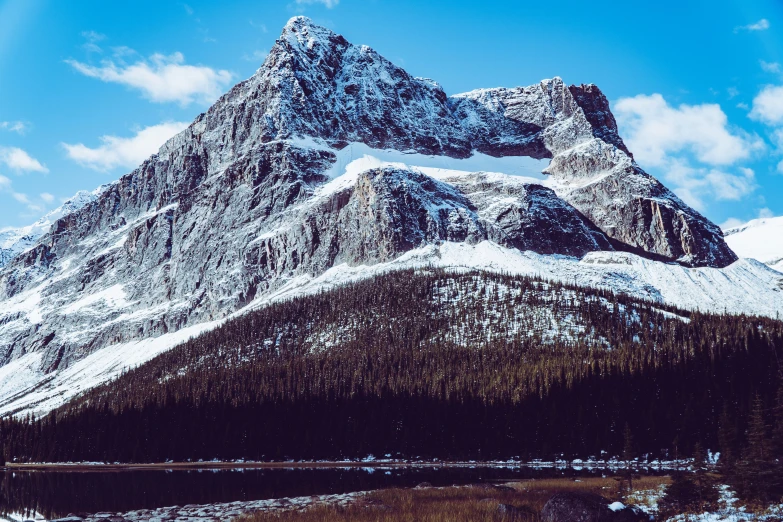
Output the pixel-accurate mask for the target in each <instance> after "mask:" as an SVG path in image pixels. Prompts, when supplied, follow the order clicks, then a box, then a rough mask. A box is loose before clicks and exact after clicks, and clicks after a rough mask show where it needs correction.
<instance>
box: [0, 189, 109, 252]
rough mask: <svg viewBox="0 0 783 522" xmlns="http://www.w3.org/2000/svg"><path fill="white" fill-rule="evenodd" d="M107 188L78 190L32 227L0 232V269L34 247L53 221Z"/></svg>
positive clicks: (84, 203)
mask: <svg viewBox="0 0 783 522" xmlns="http://www.w3.org/2000/svg"><path fill="white" fill-rule="evenodd" d="M107 186H108V185H102V186H100V187H98V188H97V189H95V190H93V191H87V190H80V191H79V192H77V193H76V194H74V195H73V197H71V198H70V199H68V200H66V201H65V202H64V203H63V204H62V205H60V206H59V207H57V208H56V209H54V210H52V211H51V212H49V213H48V214H46V215H45V216H43V217H42V218H41V219H39V220H38V221H36V222H35V223H33V224H32V225H27V226H25V227H20V228H8V229H5V230H3V231H0V268H2V267H4V266H5V265H6V264H8V262H9V261H10V260H11V259H13V258H14V257H15V256H17V255H19V254H21V253H22V252H26V251H27V250H29V249H31V248H32V247H34V246H35V243H36V241H37V240H38V238H40V237H41V236H43V235H44V234H46V233H47V232H49V229H50V228H51V227H52V224H53V223H54V222H55V221H57V220H58V219H61V218H63V217H65V216H67V215H69V214H72V213H74V212H76V211H77V210H79V209H81V208H82V207H84V206H85V205H86V204H87V203H90V202H91V201H95V200H96V199H97V198H98V196H99V195H100V194H101V192H103V191H104V190H105V189H106V187H107Z"/></svg>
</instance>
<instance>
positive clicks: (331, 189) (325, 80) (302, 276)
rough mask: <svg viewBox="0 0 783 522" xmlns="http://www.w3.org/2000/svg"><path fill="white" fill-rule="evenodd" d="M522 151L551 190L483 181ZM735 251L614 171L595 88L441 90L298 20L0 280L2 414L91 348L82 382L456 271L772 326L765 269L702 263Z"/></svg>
mask: <svg viewBox="0 0 783 522" xmlns="http://www.w3.org/2000/svg"><path fill="white" fill-rule="evenodd" d="M523 157H529V158H550V159H551V162H550V164H549V166H548V167H547V168H546V172H547V173H548V174H550V178H551V179H549V180H548V181H546V182H542V181H540V180H535V179H524V178H521V177H514V176H509V175H504V174H502V173H497V170H498V169H499V170H500V171H501V172H502V170H503V168H502V166H503V165H511V164H512V163H514V162H519V161H521V158H523ZM490 160H493V161H494V163H493V162H491V161H490ZM506 160H508V162H506V163H504V161H506ZM531 161H532V160H531ZM490 164H491V165H495V166H497V165H500V167H498V168H495V167H492V168H489V167H486V165H490ZM491 172H495V173H494V174H493V173H491ZM622 251H624V252H622ZM629 252H631V253H629ZM632 253H635V254H638V256H641V257H637V256H635V255H633V254H632ZM735 259H736V256H735V255H734V254H733V252H732V251H731V250H730V249H729V248H728V247H727V246H726V244H725V242H724V241H723V236H722V234H721V232H720V230H719V229H718V228H717V227H716V226H715V225H714V224H712V223H710V222H709V221H708V220H707V219H705V218H704V217H703V216H701V215H700V214H698V213H697V212H695V211H694V210H693V209H691V208H689V207H688V206H687V205H685V204H684V203H683V202H682V201H680V200H679V199H678V198H677V197H676V196H674V194H673V193H671V192H670V191H669V190H668V189H666V187H664V186H663V185H661V184H660V183H659V182H658V181H657V180H655V178H653V177H651V176H649V175H647V174H646V173H645V172H644V171H643V170H642V169H641V168H640V167H639V166H638V165H637V164H636V163H635V162H634V160H633V157H632V156H631V154H630V152H629V151H628V149H627V147H626V146H625V144H624V143H623V141H622V139H621V137H620V136H619V134H618V131H617V125H616V123H615V121H614V117H613V116H612V115H611V111H610V109H609V103H608V101H607V99H606V97H605V96H604V95H603V93H601V91H600V90H599V89H598V88H597V87H595V86H593V85H581V86H570V87H569V86H567V85H566V84H565V83H564V82H563V81H562V80H561V79H559V78H554V79H551V80H544V81H542V82H540V83H538V84H536V85H532V86H529V87H518V88H513V89H482V90H477V91H472V92H470V93H465V94H458V95H454V96H451V97H449V96H448V95H447V94H446V93H445V92H444V90H443V89H442V88H441V87H440V86H439V85H438V84H437V83H436V82H434V81H433V80H429V79H424V78H414V77H412V76H411V75H410V74H408V73H407V72H406V71H405V70H403V69H402V68H400V67H397V66H396V65H394V64H392V63H391V62H389V61H388V60H386V59H385V58H383V57H382V56H380V55H379V54H378V53H376V52H375V51H373V50H372V49H371V48H369V47H367V46H358V45H353V44H351V43H349V42H348V41H347V40H345V39H344V38H343V37H342V36H339V35H337V34H335V33H334V32H332V31H329V30H328V29H325V28H322V27H319V26H317V25H315V24H313V23H312V22H311V21H310V20H308V19H306V18H304V17H296V18H293V19H291V20H290V21H289V23H288V24H287V25H286V26H285V28H284V29H283V32H282V34H281V36H280V38H279V39H278V40H277V42H276V43H275V45H274V46H273V48H272V49H271V51H270V53H269V56H268V57H267V59H266V60H265V62H264V64H263V65H262V66H261V67H260V68H259V69H258V71H257V72H256V74H254V75H253V76H252V77H251V78H249V79H247V80H245V81H243V82H241V83H239V84H238V85H236V86H234V87H233V88H232V89H231V90H230V91H229V92H228V93H226V94H225V95H224V96H223V97H221V98H220V99H219V100H218V101H217V102H216V103H215V104H214V105H213V106H212V107H211V108H210V109H209V110H207V111H206V112H205V113H204V114H202V115H200V116H199V117H198V118H197V119H196V121H194V123H193V124H192V125H191V126H190V127H188V128H187V129H185V130H184V131H183V132H181V133H180V134H178V135H177V136H175V137H174V138H172V139H171V140H169V141H168V142H167V143H166V144H165V145H164V146H163V147H162V148H161V149H160V151H159V152H158V153H157V154H155V155H153V156H151V157H150V158H149V159H147V160H146V161H145V162H144V163H143V164H142V165H141V166H139V167H138V168H137V169H135V170H134V171H133V172H130V173H128V174H126V175H125V176H123V177H122V178H121V179H120V180H118V181H117V182H116V183H113V184H112V185H110V186H108V187H106V188H105V190H103V191H102V192H100V194H98V195H97V196H96V197H95V198H94V199H93V200H90V201H88V202H86V203H85V205H84V206H83V207H82V208H80V209H77V210H74V211H73V212H69V213H68V214H67V215H64V216H62V217H61V218H60V219H57V220H56V221H55V222H54V223H53V224H52V225H51V228H50V229H49V231H48V233H46V234H44V235H43V236H41V237H40V238H38V239H36V240H35V241H34V242H33V244H31V245H30V247H29V248H28V249H26V250H25V251H24V252H23V253H20V254H18V255H16V256H15V257H13V259H11V260H10V261H9V263H8V264H7V265H6V266H5V267H4V268H3V269H2V270H0V303H2V306H1V307H0V364H2V363H6V362H11V363H13V364H17V365H19V368H23V369H24V372H22V373H19V375H27V376H31V377H29V379H27V378H26V379H27V380H25V381H24V383H23V385H22V384H18V383H16V384H13V386H12V385H11V384H9V383H6V382H5V381H3V379H4V377H2V376H3V375H5V374H2V373H0V411H6V410H4V409H3V408H13V407H14V406H13V404H16V403H15V402H13V401H14V400H16V399H14V397H22V396H24V397H26V398H25V399H24V401H23V402H25V404H30V403H31V401H32V402H34V401H36V400H38V399H36V398H35V397H37V396H35V395H34V394H35V393H41V394H43V395H46V393H50V392H47V391H45V390H47V389H49V388H46V387H39V386H41V385H42V383H43V382H49V381H48V380H46V379H47V377H46V373H47V372H65V373H63V376H64V377H63V379H65V376H68V375H71V374H69V373H67V372H68V371H70V369H71V368H74V370H73V371H74V372H76V371H77V370H76V369H78V368H81V366H80V365H81V364H86V363H83V361H84V360H85V359H84V358H85V357H87V356H89V357H94V358H96V359H95V360H96V361H98V362H95V363H94V365H97V366H94V367H91V368H92V369H95V368H99V369H95V372H97V373H95V372H94V378H95V379H96V381H95V382H100V379H105V378H110V377H111V376H113V375H116V374H117V372H120V371H121V370H122V368H123V367H124V366H127V365H130V364H135V363H137V362H139V361H140V360H146V359H145V358H149V357H152V356H154V355H155V354H156V353H158V352H159V351H161V350H164V349H167V348H170V347H171V346H172V345H173V344H174V343H176V342H177V341H178V340H182V339H186V338H187V337H188V336H190V335H194V334H195V333H197V332H199V331H202V330H203V329H205V328H208V327H209V325H214V324H217V322H219V321H223V320H225V318H226V317H228V316H230V315H231V314H233V313H238V312H239V311H241V310H243V309H245V307H247V306H248V305H250V304H258V303H260V302H265V300H268V299H270V298H272V296H275V295H282V294H280V293H281V292H286V291H287V292H290V291H291V290H290V289H291V288H292V287H293V288H298V286H297V285H301V287H302V288H307V285H308V284H309V283H310V282H312V281H314V280H317V279H318V278H321V277H326V275H325V274H329V275H330V277H332V276H333V277H336V278H337V280H341V281H348V282H350V281H353V280H355V278H356V277H359V276H356V275H355V274H357V273H358V274H361V273H372V270H375V268H377V267H381V266H386V267H391V268H393V267H396V266H413V265H414V264H416V263H419V264H418V265H416V266H420V265H426V264H431V263H435V264H440V265H442V266H465V264H468V266H472V267H479V268H482V267H483V268H485V269H493V270H506V271H515V272H518V273H541V274H547V276H548V277H551V278H553V279H557V278H559V279H564V280H567V281H569V282H571V281H576V280H579V281H580V282H581V283H582V284H585V285H594V286H604V287H609V288H612V289H613V290H615V291H619V292H628V293H634V294H639V295H644V296H646V297H648V298H650V299H658V300H662V301H668V302H674V303H675V304H678V305H680V306H685V307H700V308H702V309H711V308H710V307H712V308H715V307H716V306H719V309H720V310H723V308H724V307H723V304H722V302H721V303H718V305H716V304H715V303H716V302H717V301H718V300H717V299H716V298H715V297H714V296H715V295H718V294H720V295H723V294H725V293H726V292H727V290H726V289H727V288H729V289H731V292H733V294H732V295H733V296H734V297H733V299H735V300H736V303H737V304H736V305H735V306H734V308H736V309H737V310H741V311H752V312H757V313H771V312H770V311H771V310H772V309H773V308H774V306H775V305H774V303H776V302H778V301H779V299H778V300H777V301H776V299H775V298H776V297H777V296H778V294H777V293H775V292H779V291H780V290H779V289H778V288H777V286H775V285H773V284H771V283H770V281H771V280H772V279H774V278H777V277H779V274H778V273H776V272H773V271H771V270H769V271H767V269H766V267H763V266H761V265H757V264H752V263H748V262H745V261H740V262H739V263H735V264H733V265H732V266H731V267H729V268H727V269H726V270H718V269H717V268H715V267H718V268H719V267H726V266H727V265H729V264H731V263H732V262H733V261H734V260H735ZM655 260H659V261H665V262H666V263H660V262H657V261H655ZM374 267H375V268H374ZM687 267H709V268H704V269H697V268H687ZM378 269H380V268H378ZM335 274H337V275H336V276H335ZM339 274H354V275H351V276H350V277H349V276H347V275H346V276H345V277H346V278H347V279H344V280H342V279H340V277H339ZM352 277H353V278H354V279H351V278H352ZM775 280H777V279H775ZM751 290H753V292H751ZM754 292H755V293H754ZM288 295H290V293H289V294H288ZM705 296H706V297H705ZM770 303H772V304H770ZM106 347H111V350H113V351H112V352H111V353H113V354H115V355H113V356H111V357H108V356H107V358H106V359H103V358H101V357H99V356H100V354H101V353H102V350H103V349H104V348H106ZM118 354H120V355H118ZM20 361H21V362H20ZM102 365H103V366H102ZM15 368H16V367H15ZM82 370H83V368H82ZM79 371H81V370H79ZM91 371H92V370H91ZM8 375H11V374H10V373H8ZM74 375H75V374H74ZM80 375H81V374H80ZM60 381H62V379H61V380H60ZM60 381H57V382H60ZM52 382H55V381H52ZM63 382H66V384H63V386H65V388H64V389H67V390H66V391H67V392H68V393H71V390H73V389H77V388H74V385H72V384H68V381H67V379H66V381H63ZM91 382H92V381H91ZM52 386H54V385H52ZM58 386H59V385H58ZM5 390H8V391H5ZM36 390H37V391H36ZM42 390H43V391H42ZM52 390H54V388H52ZM61 392H62V393H66V392H65V391H63V389H60V388H58V389H57V390H54V391H51V393H52V394H60V393H61ZM4 393H5V395H4ZM30 394H33V395H30ZM52 396H54V395H52ZM57 396H58V397H59V396H60V395H57ZM47 397H49V396H48V395H47ZM40 400H44V399H40ZM46 400H48V399H46ZM4 401H5V402H4Z"/></svg>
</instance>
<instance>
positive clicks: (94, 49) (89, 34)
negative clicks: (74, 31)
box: [82, 31, 106, 53]
mask: <svg viewBox="0 0 783 522" xmlns="http://www.w3.org/2000/svg"><path fill="white" fill-rule="evenodd" d="M82 38H84V39H85V40H86V41H85V42H84V44H83V45H82V48H84V49H85V50H87V52H91V53H101V52H103V49H101V47H100V46H99V45H98V42H100V41H103V40H105V39H106V35H105V34H101V33H98V32H96V31H82Z"/></svg>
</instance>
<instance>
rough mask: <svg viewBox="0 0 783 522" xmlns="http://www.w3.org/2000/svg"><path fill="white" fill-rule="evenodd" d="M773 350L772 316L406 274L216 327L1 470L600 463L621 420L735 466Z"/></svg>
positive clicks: (764, 396) (23, 442)
mask: <svg viewBox="0 0 783 522" xmlns="http://www.w3.org/2000/svg"><path fill="white" fill-rule="evenodd" d="M782 350H783V323H781V322H779V321H775V320H772V319H767V318H759V317H748V316H742V315H738V316H728V315H712V314H705V313H700V312H698V311H687V312H686V311H682V310H677V309H676V308H673V307H670V306H663V305H661V304H660V303H652V302H648V301H644V300H639V299H634V298H631V297H629V296H625V295H616V294H613V293H611V292H609V291H606V290H597V289H588V288H579V287H576V286H573V285H567V284H562V283H556V282H551V281H544V280H541V279H538V278H533V277H523V276H510V275H504V274H490V273H485V272H450V271H444V270H438V269H429V270H417V271H413V270H410V271H402V272H394V273H389V274H384V275H381V276H378V277H375V278H373V279H369V280H366V281H362V282H359V283H356V284H353V285H350V286H345V287H339V288H335V289H333V290H329V291H324V292H322V293H319V294H317V295H311V296H306V297H299V298H295V299H292V300H289V301H285V302H280V303H275V304H272V305H270V306H267V307H265V308H263V309H260V310H256V311H253V312H251V313H248V314H246V315H244V316H241V317H238V318H236V319H233V320H231V321H229V322H227V323H226V324H225V325H223V326H222V327H220V328H217V329H216V330H213V331H211V332H207V333H205V334H203V335H201V336H199V337H197V338H195V339H192V340H190V341H188V342H186V343H184V344H182V345H180V346H178V347H177V348H175V349H173V350H171V351H169V352H167V353H164V354H162V355H160V356H158V357H157V358H155V359H153V360H152V361H150V362H148V363H146V364H144V365H142V366H140V367H138V368H136V369H133V370H131V371H129V372H127V373H125V374H124V375H122V376H121V377H120V378H118V379H117V380H115V381H113V382H111V383H108V384H106V385H104V386H101V387H98V388H96V389H94V390H92V391H90V392H88V393H86V394H84V395H83V396H81V397H79V398H77V399H75V400H74V401H71V402H70V403H68V404H66V405H65V406H63V407H61V408H59V409H58V410H56V411H54V412H52V413H50V414H49V415H46V416H45V417H43V418H40V419H36V418H30V417H28V418H23V419H11V418H6V419H3V420H0V440H1V441H2V448H3V449H2V453H3V455H4V456H5V457H6V458H8V459H14V460H16V461H82V460H84V461H111V462H116V461H119V462H141V461H164V460H168V459H173V460H187V459H193V460H196V459H213V458H218V459H267V460H270V459H342V458H356V457H364V456H366V455H368V454H373V455H376V456H380V455H386V454H389V455H392V456H394V457H403V458H417V457H419V458H454V459H456V458H459V459H490V458H493V459H494V458H510V457H520V458H545V459H546V458H553V457H555V456H565V457H580V458H586V457H589V456H595V457H597V458H600V456H601V455H606V454H614V455H620V454H622V453H623V452H624V450H625V448H624V434H625V426H626V425H627V426H628V427H629V430H630V431H631V432H632V433H633V440H634V444H635V446H636V450H637V451H638V453H639V454H640V455H646V456H647V457H648V458H656V457H660V458H675V457H685V456H690V455H692V454H693V452H694V449H695V448H696V447H697V445H702V446H703V447H705V448H710V449H712V450H713V451H716V450H720V449H722V448H723V447H724V446H725V447H726V451H725V453H726V454H731V453H732V452H733V454H734V455H736V456H737V458H739V457H740V455H741V454H742V452H743V451H744V450H743V448H744V447H745V445H746V437H745V434H746V432H747V431H748V429H749V427H752V426H753V422H754V417H753V412H754V411H755V410H754V408H755V407H756V404H757V402H758V401H760V402H761V404H763V405H765V408H771V407H772V406H771V405H773V404H775V400H776V396H777V395H776V394H777V389H778V387H779V385H780V366H779V363H778V361H779V360H780V358H781V355H783V353H781V352H782ZM765 422H767V421H765ZM769 422H771V421H769ZM727 434H730V435H731V436H729V435H727ZM770 436H771V435H770Z"/></svg>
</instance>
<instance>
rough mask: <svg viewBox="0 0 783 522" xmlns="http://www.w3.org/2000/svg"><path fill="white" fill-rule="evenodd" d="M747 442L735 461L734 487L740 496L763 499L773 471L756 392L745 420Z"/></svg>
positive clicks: (770, 482) (760, 402)
mask: <svg viewBox="0 0 783 522" xmlns="http://www.w3.org/2000/svg"><path fill="white" fill-rule="evenodd" d="M746 438H747V443H746V445H745V449H744V451H743V452H742V457H741V459H740V462H739V463H738V464H737V471H736V480H737V481H738V483H737V490H738V493H739V494H740V496H741V497H744V498H747V499H752V500H759V501H766V500H769V499H770V495H771V493H772V490H773V486H774V482H775V480H774V478H775V472H774V470H773V469H772V467H771V463H772V459H773V455H772V445H771V442H770V439H769V435H768V425H767V422H766V419H765V418H764V402H763V400H762V399H761V397H760V396H759V395H758V394H756V396H755V398H754V400H753V407H752V410H751V413H750V418H749V419H748V429H747V435H746Z"/></svg>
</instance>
